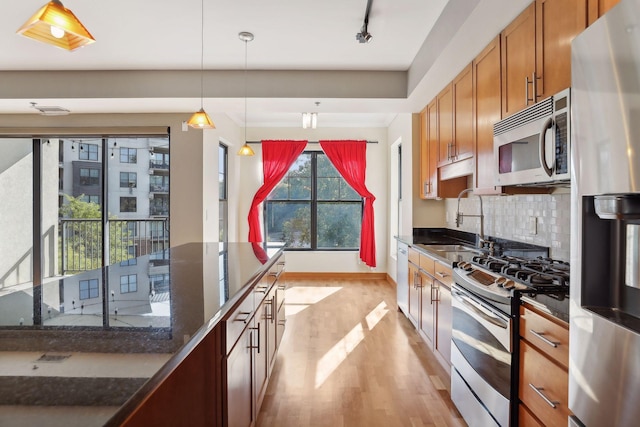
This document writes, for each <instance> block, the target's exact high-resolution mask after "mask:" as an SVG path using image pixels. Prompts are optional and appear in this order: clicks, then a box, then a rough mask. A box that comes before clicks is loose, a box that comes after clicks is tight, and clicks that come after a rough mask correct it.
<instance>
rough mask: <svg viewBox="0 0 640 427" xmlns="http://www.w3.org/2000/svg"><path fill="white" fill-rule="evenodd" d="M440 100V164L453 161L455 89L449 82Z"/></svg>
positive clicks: (441, 93) (438, 98)
mask: <svg viewBox="0 0 640 427" xmlns="http://www.w3.org/2000/svg"><path fill="white" fill-rule="evenodd" d="M437 100H438V165H446V164H448V163H451V160H452V158H453V154H454V153H453V152H452V149H453V91H452V86H451V85H450V84H449V85H447V87H446V88H444V90H443V91H442V92H440V94H439V95H438V97H437Z"/></svg>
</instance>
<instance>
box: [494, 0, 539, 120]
mask: <svg viewBox="0 0 640 427" xmlns="http://www.w3.org/2000/svg"><path fill="white" fill-rule="evenodd" d="M500 42H501V45H502V117H503V118H505V117H507V116H510V115H511V114H513V113H517V112H518V111H520V110H522V109H523V108H524V107H526V106H527V105H529V104H530V103H533V102H535V99H534V98H535V97H534V96H533V89H534V88H533V81H532V80H535V79H534V78H533V77H534V73H535V70H536V67H535V61H536V52H535V44H536V8H535V3H532V4H531V6H529V7H527V8H526V9H525V10H524V11H523V12H522V13H521V14H520V15H519V16H518V17H517V18H516V19H515V20H514V21H513V22H511V23H510V24H509V26H507V28H505V29H504V31H502V33H501V34H500Z"/></svg>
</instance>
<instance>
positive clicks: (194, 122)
mask: <svg viewBox="0 0 640 427" xmlns="http://www.w3.org/2000/svg"><path fill="white" fill-rule="evenodd" d="M201 6H202V13H201V14H200V18H201V21H200V36H201V39H200V110H198V111H196V112H195V113H193V115H192V116H191V118H190V119H189V120H188V121H187V124H188V125H189V126H191V127H192V128H194V129H215V128H216V125H214V124H213V120H211V117H209V115H208V114H207V113H206V112H205V111H204V0H202V1H201Z"/></svg>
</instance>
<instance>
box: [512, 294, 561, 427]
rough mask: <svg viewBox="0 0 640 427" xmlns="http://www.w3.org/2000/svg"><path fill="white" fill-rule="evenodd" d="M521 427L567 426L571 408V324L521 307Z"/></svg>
mask: <svg viewBox="0 0 640 427" xmlns="http://www.w3.org/2000/svg"><path fill="white" fill-rule="evenodd" d="M520 316H521V320H520V355H519V358H520V372H519V381H518V397H519V398H520V408H519V410H518V416H519V425H520V426H538V425H541V426H566V425H567V423H568V418H569V416H570V415H571V412H570V411H569V406H568V405H569V402H568V400H569V399H568V395H569V373H568V369H567V366H568V343H569V326H568V325H567V324H566V323H564V322H562V321H560V320H558V319H556V318H554V317H552V316H550V315H547V314H546V313H543V312H540V311H538V310H536V309H535V308H534V307H529V306H528V305H525V306H522V307H520Z"/></svg>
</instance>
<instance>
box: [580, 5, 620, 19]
mask: <svg viewBox="0 0 640 427" xmlns="http://www.w3.org/2000/svg"><path fill="white" fill-rule="evenodd" d="M619 2H620V0H588V3H589V4H588V6H589V10H588V12H587V13H588V21H589V25H591V24H593V23H594V22H595V21H596V19H598V18H600V17H601V16H602V15H604V14H605V13H607V11H608V10H609V9H611V8H612V7H613V6H615V5H617V4H618V3H619Z"/></svg>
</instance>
